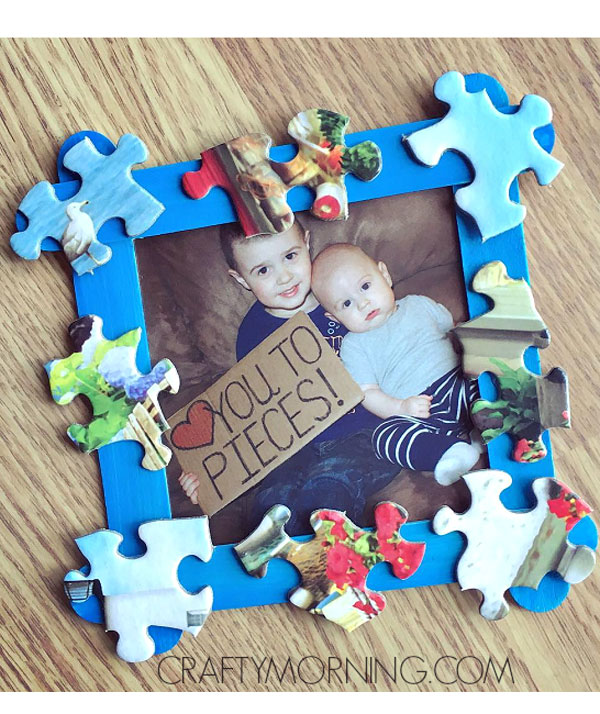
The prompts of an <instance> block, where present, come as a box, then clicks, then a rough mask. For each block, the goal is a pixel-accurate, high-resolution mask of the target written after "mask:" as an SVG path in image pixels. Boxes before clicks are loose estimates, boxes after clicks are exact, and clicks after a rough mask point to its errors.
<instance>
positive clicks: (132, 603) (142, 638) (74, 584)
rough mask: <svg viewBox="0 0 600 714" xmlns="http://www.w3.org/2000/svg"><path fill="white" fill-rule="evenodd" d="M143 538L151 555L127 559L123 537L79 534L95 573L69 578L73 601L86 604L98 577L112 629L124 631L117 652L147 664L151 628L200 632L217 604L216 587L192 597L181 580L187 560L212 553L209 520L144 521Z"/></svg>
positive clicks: (67, 587)
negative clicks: (180, 571) (181, 566)
mask: <svg viewBox="0 0 600 714" xmlns="http://www.w3.org/2000/svg"><path fill="white" fill-rule="evenodd" d="M138 533H139V537H140V538H141V540H143V541H144V543H145V544H146V546H147V550H146V553H144V555H141V556H139V557H137V558H126V557H124V556H122V555H121V554H120V553H119V552H118V548H119V545H120V544H121V541H122V540H123V536H122V535H121V534H120V533H117V532H116V531H111V530H100V531H96V532H95V533H91V534H90V535H87V536H83V537H82V538H77V539H76V541H75V542H76V543H77V546H78V547H79V550H80V551H81V552H82V553H83V555H84V556H85V557H86V558H87V560H88V561H89V563H90V566H91V570H90V573H89V575H84V574H83V573H82V572H80V571H79V570H71V571H70V572H68V573H67V575H66V576H65V591H66V592H67V595H68V597H69V598H70V599H71V600H72V601H73V602H83V601H85V600H87V598H88V597H89V596H90V595H91V593H92V585H93V582H94V581H95V580H98V581H99V582H100V586H101V588H102V594H103V596H104V617H105V627H106V630H107V631H109V630H110V631H114V632H118V633H119V642H118V645H117V654H118V655H119V657H121V658H122V659H124V660H126V661H127V662H141V661H143V660H146V659H148V658H149V657H151V656H152V655H153V654H154V641H153V640H152V638H151V637H150V636H149V635H148V627H150V626H151V625H158V626H162V627H173V628H177V629H180V630H185V631H186V632H191V633H192V635H194V637H195V636H196V635H197V634H198V632H199V631H200V629H201V628H202V625H203V624H204V622H205V620H206V618H207V617H208V615H209V613H210V611H211V609H212V602H213V592H212V588H210V587H205V588H204V589H203V590H201V591H200V592H199V593H197V594H195V595H190V594H189V593H188V592H186V591H185V590H184V589H183V588H182V587H181V585H180V584H179V580H178V578H177V569H178V567H179V564H180V563H181V561H182V560H183V558H185V557H187V556H188V555H195V556H196V557H197V558H200V559H201V560H203V561H205V562H206V561H208V560H210V559H211V557H212V552H213V546H212V542H211V537H210V531H209V526H208V518H207V517H206V516H200V517H198V518H177V519H171V520H168V519H167V520H157V521H149V522H148V523H143V524H142V525H141V526H140V527H139V529H138Z"/></svg>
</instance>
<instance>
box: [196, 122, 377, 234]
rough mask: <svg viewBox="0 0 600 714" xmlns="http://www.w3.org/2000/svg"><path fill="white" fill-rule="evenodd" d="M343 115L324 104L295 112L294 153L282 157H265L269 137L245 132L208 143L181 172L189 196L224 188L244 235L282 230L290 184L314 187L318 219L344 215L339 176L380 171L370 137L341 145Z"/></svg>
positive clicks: (288, 215) (290, 217)
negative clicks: (192, 167)
mask: <svg viewBox="0 0 600 714" xmlns="http://www.w3.org/2000/svg"><path fill="white" fill-rule="evenodd" d="M349 122H350V119H349V117H347V116H344V115H343V114H338V113H337V112H332V111H329V110H327V109H308V110H307V111H304V112H300V113H299V114H297V115H296V116H295V117H294V118H293V119H292V120H291V122H290V123H289V125H288V133H289V134H290V136H291V137H292V138H293V139H295V141H297V142H298V153H297V155H296V156H295V157H294V158H293V159H292V160H291V161H287V162H278V161H273V160H271V159H269V149H270V147H271V144H272V142H271V138H270V137H269V136H267V135H266V134H248V135H246V136H241V137H238V138H237V139H233V140H231V141H228V142H226V143H224V144H219V146H215V147H213V148H212V149H208V150H206V151H204V152H202V154H201V155H200V158H201V159H202V166H201V167H200V169H199V170H198V171H188V172H186V173H185V174H184V175H183V179H182V183H183V190H184V191H185V193H186V194H187V195H188V196H190V198H194V199H200V198H204V197H205V196H206V195H207V194H208V192H209V191H210V190H211V189H212V188H213V187H215V186H219V187H220V188H223V189H224V190H225V191H227V193H228V195H229V197H230V198H231V200H232V202H233V205H234V208H235V210H236V212H237V215H238V218H239V221H240V223H241V225H242V229H243V231H244V233H245V234H246V235H247V236H254V235H259V234H276V233H282V232H284V231H287V230H288V229H289V228H291V226H292V224H293V223H294V214H293V213H292V210H291V209H290V207H289V206H288V203H287V197H286V194H287V192H288V191H289V190H290V189H291V188H293V187H294V186H307V187H309V188H312V189H313V190H314V191H315V199H314V201H313V204H312V208H311V211H312V213H313V214H314V215H315V216H317V218H321V219H323V220H338V219H346V218H347V217H348V197H347V194H346V186H345V183H344V176H345V175H346V174H347V173H351V174H354V175H355V176H356V177H357V178H359V179H361V180H362V181H371V180H372V179H374V178H375V177H376V176H378V175H379V172H380V171H381V165H382V163H381V152H380V150H379V148H378V147H377V145H376V144H374V143H373V142H372V141H363V142H361V143H359V144H357V145H356V146H352V147H349V146H346V143H345V132H346V127H347V126H348V123H349Z"/></svg>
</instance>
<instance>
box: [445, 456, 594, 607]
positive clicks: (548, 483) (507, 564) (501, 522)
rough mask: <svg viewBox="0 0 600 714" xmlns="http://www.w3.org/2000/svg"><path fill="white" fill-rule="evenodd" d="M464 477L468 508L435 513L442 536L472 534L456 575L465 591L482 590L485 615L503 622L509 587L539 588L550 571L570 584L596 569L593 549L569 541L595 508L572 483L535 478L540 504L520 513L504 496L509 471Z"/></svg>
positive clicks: (491, 471) (508, 479) (489, 471)
mask: <svg viewBox="0 0 600 714" xmlns="http://www.w3.org/2000/svg"><path fill="white" fill-rule="evenodd" d="M463 479H464V480H465V482H466V484H467V486H468V487H469V490H470V491H471V505H470V507H469V509H468V510H467V511H466V512H465V513H461V514H457V513H455V512H454V511H453V510H452V509H451V508H449V507H448V506H444V507H443V508H441V509H440V510H439V511H438V512H437V513H436V514H435V517H434V519H433V530H434V531H435V532H436V533H437V534H438V535H445V534H446V533H450V532H452V531H461V532H462V533H464V534H465V535H466V536H467V541H468V545H467V547H466V549H465V551H464V553H463V554H462V556H461V557H460V560H459V563H458V568H457V578H458V582H459V584H460V586H461V588H462V590H471V589H477V590H480V591H481V593H482V595H483V601H482V603H481V607H480V609H479V611H480V612H481V614H482V615H483V616H484V617H486V618H487V619H489V620H499V619H501V618H502V617H505V616H506V615H507V614H508V611H509V607H508V603H507V602H506V599H505V597H504V595H505V593H506V591H507V590H508V589H509V588H514V587H528V588H536V589H537V588H538V586H539V584H540V582H541V581H542V578H543V577H544V576H545V575H546V574H547V573H549V572H551V571H556V572H557V573H558V574H559V575H560V576H561V577H562V579H563V580H564V581H565V582H567V583H571V584H574V583H579V582H581V581H582V580H584V579H585V578H587V576H588V575H589V574H590V573H591V572H592V570H593V569H594V565H595V563H596V555H595V553H594V551H593V550H592V549H591V548H589V547H588V546H586V545H573V544H572V543H571V542H570V541H569V532H570V531H571V530H572V528H573V527H574V526H575V525H576V524H577V523H578V522H579V521H580V520H581V519H582V518H585V517H586V516H587V515H588V514H589V513H591V510H592V509H591V508H590V507H589V506H588V505H587V503H585V501H583V500H581V499H580V498H579V496H577V494H575V493H574V492H573V491H571V489H570V488H569V487H568V486H565V485H564V484H563V483H560V481H556V480H555V479H552V478H538V479H536V480H535V481H534V482H533V484H532V488H533V492H534V494H535V496H536V498H537V504H536V506H535V508H534V509H532V510H531V511H527V512H526V513H515V512H514V511H509V510H508V509H507V508H505V506H504V505H503V503H502V502H501V500H500V494H501V493H502V491H504V490H505V489H506V488H508V487H509V486H510V485H511V483H512V479H511V477H510V476H509V474H507V473H505V472H504V471H496V470H492V469H488V470H485V471H472V472H471V473H468V474H466V475H465V476H463Z"/></svg>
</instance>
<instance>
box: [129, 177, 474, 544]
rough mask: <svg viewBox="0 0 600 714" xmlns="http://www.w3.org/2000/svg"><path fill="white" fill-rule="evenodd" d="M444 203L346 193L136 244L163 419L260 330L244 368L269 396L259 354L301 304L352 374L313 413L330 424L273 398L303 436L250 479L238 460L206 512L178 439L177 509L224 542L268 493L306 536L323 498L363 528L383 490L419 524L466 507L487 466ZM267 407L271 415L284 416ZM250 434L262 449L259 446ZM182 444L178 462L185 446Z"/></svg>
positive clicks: (200, 486) (171, 472)
mask: <svg viewBox="0 0 600 714" xmlns="http://www.w3.org/2000/svg"><path fill="white" fill-rule="evenodd" d="M454 211H455V209H454V206H453V199H452V193H451V191H450V190H448V189H439V190H434V191H427V192H420V193H413V194H406V195H401V196H391V197H388V198H381V199H377V200H371V201H365V202H360V203H354V204H352V205H351V206H350V211H349V214H350V215H349V218H348V219H347V220H345V221H322V220H318V219H316V218H314V217H313V216H312V215H310V214H309V213H308V212H302V213H298V214H296V216H295V221H294V224H293V226H292V227H291V228H290V229H289V230H287V231H285V232H283V233H280V234H278V235H262V236H255V237H252V238H246V236H245V235H244V233H243V232H242V230H241V226H240V224H239V223H237V222H236V223H229V224H224V225H220V226H212V227H208V228H202V229H198V230H193V231H186V232H182V233H178V234H174V235H171V236H156V237H153V238H146V239H145V240H143V241H137V242H136V256H137V262H138V270H139V275H140V284H141V289H142V297H143V303H144V313H145V318H146V326H147V332H148V339H149V345H150V352H151V357H152V360H153V361H156V360H158V359H161V358H162V357H169V358H170V359H171V360H172V361H173V362H174V363H175V364H176V365H177V368H178V371H179V374H180V375H181V380H182V385H183V387H182V390H181V391H180V393H179V394H178V395H176V396H174V397H172V398H171V399H170V400H169V401H168V403H167V402H165V404H164V412H165V416H166V417H167V419H168V420H169V423H170V424H171V425H172V426H173V422H172V421H171V417H172V416H173V415H174V414H176V412H178V411H179V410H182V408H188V407H189V405H190V403H192V402H193V400H195V399H196V398H197V397H198V396H199V395H202V394H203V393H204V392H205V391H206V390H209V389H210V388H211V387H212V386H214V385H215V384H216V383H218V384H221V383H222V382H219V380H220V379H222V378H223V375H225V374H226V373H227V372H228V371H229V370H232V369H233V368H234V367H235V366H236V365H237V364H240V363H241V366H243V365H244V364H249V361H248V360H246V361H245V362H242V360H244V358H246V357H247V356H248V355H249V354H250V353H252V350H255V349H256V348H259V349H260V346H261V345H263V347H264V345H266V344H267V342H265V341H269V340H270V342H268V344H269V345H274V347H273V348H271V350H270V351H269V353H267V352H265V351H264V350H263V352H261V353H259V352H255V353H253V354H254V355H259V357H257V359H256V360H254V362H255V364H253V369H254V370H257V373H258V374H259V375H260V378H261V380H262V382H263V386H267V385H269V389H270V394H274V393H279V392H278V390H279V388H280V387H279V386H278V385H275V386H273V385H274V384H275V382H276V379H275V377H274V376H273V374H272V371H273V370H272V368H271V366H270V364H269V362H268V361H267V360H266V355H267V354H273V352H274V349H275V347H279V350H280V352H279V356H280V357H282V358H285V352H284V351H283V347H282V344H283V342H282V341H281V340H280V341H279V343H277V340H275V341H274V340H273V335H274V334H275V333H276V331H277V330H281V328H282V327H284V326H286V325H287V324H293V323H288V320H290V319H291V318H294V317H295V316H297V315H299V314H301V313H302V314H303V315H305V316H307V317H308V318H310V323H309V324H310V326H311V329H312V330H313V332H314V333H315V334H317V335H318V334H319V333H320V335H321V336H322V337H323V339H324V340H325V341H326V342H327V343H328V344H329V346H330V347H331V348H332V350H333V352H334V353H335V355H337V357H335V358H334V359H335V362H330V363H328V364H329V365H330V367H329V369H330V375H331V374H336V375H341V374H342V373H343V375H344V376H346V373H347V375H348V376H349V378H351V379H349V384H351V385H352V389H350V390H349V392H348V395H349V396H350V395H352V394H355V395H356V396H355V398H354V399H353V401H349V400H346V401H344V399H337V401H336V400H335V399H331V403H332V404H333V407H334V408H335V409H336V410H337V411H336V413H335V414H334V415H333V416H330V412H331V408H330V409H328V411H327V412H326V413H325V412H323V415H322V416H323V421H324V423H325V422H326V423H327V425H326V427H325V428H322V427H320V428H315V429H313V425H311V427H310V428H311V429H312V431H310V433H309V429H308V428H307V429H304V430H303V431H302V430H300V429H301V427H300V421H299V420H298V419H296V420H295V417H296V415H298V414H299V411H298V410H296V411H294V407H293V400H291V399H290V400H289V401H288V402H287V403H285V404H282V399H280V400H279V403H280V406H281V408H282V409H283V412H284V414H285V415H286V416H287V418H288V421H289V423H290V424H291V426H292V427H293V431H295V434H294V433H293V432H292V436H290V437H289V438H290V441H289V442H288V444H284V445H283V446H284V447H285V446H288V445H291V444H292V441H293V439H294V438H296V437H302V438H296V441H297V444H294V446H293V448H290V449H289V451H286V453H285V456H284V457H281V456H280V457H279V458H277V459H275V456H273V458H271V459H267V458H266V456H265V460H264V461H263V462H262V463H263V466H265V468H263V469H260V470H259V469H257V470H256V475H255V473H254V472H251V471H249V470H248V469H247V467H246V470H247V471H248V475H247V477H246V478H240V479H239V482H240V483H241V484H243V486H240V487H239V488H238V491H237V492H239V495H237V496H236V497H235V498H233V500H230V501H229V502H227V503H224V505H223V506H222V507H220V506H217V507H213V508H211V509H210V511H207V510H206V505H205V507H204V509H203V508H202V504H206V503H208V498H209V494H208V493H207V492H206V493H205V490H206V489H207V488H209V486H207V482H206V478H203V475H202V474H201V473H199V469H196V468H194V469H193V470H192V469H190V468H185V467H184V466H183V465H182V464H181V463H180V461H179V460H178V458H177V456H178V450H177V449H175V454H174V458H173V459H172V461H171V463H170V465H169V467H168V470H167V474H168V482H169V491H170V498H171V506H172V511H173V516H174V517H183V516H195V515H200V514H201V513H202V512H208V513H209V515H211V532H212V536H213V542H214V543H215V544H224V543H233V542H237V541H239V540H241V539H243V538H244V537H246V536H247V535H248V534H249V533H250V532H251V531H252V530H253V529H254V528H256V526H257V525H258V524H259V523H260V521H261V519H262V517H263V516H264V514H265V512H266V511H267V510H268V509H269V508H270V507H271V506H273V505H276V504H284V505H286V506H288V508H289V509H290V510H291V512H292V517H291V520H290V521H289V523H288V524H287V526H286V531H287V532H288V533H289V534H290V535H299V534H308V533H311V532H312V531H311V528H310V523H309V518H310V514H311V513H312V511H314V510H316V509H318V508H334V509H337V510H340V511H345V512H346V513H347V515H348V516H349V517H350V518H351V519H352V520H353V521H354V522H355V523H356V524H357V525H360V526H370V525H373V517H372V512H373V508H374V506H375V505H376V504H377V503H378V502H380V501H384V500H392V501H395V502H397V503H399V504H401V505H402V506H403V507H404V508H405V509H406V510H407V511H408V514H409V520H422V519H429V518H431V517H432V516H433V514H434V513H435V511H436V510H437V509H438V508H439V507H440V506H442V505H444V504H447V505H450V506H451V507H453V508H455V509H456V510H459V511H460V510H465V509H466V508H467V507H468V504H469V495H468V490H467V489H466V487H465V485H464V483H463V482H462V480H461V478H460V477H461V476H462V475H463V474H464V473H467V472H468V471H470V470H472V469H474V468H483V467H485V466H486V459H487V457H486V454H485V449H484V448H483V446H482V444H481V441H480V438H479V437H478V434H477V433H476V432H475V431H474V430H473V428H472V425H471V423H470V420H469V405H470V403H471V402H472V400H473V399H474V398H475V396H476V389H477V383H476V380H469V379H467V378H465V377H464V375H463V374H462V370H461V366H460V354H459V352H458V350H457V345H456V342H455V339H454V338H453V335H452V334H451V333H450V330H451V329H452V328H453V327H454V325H456V324H457V323H459V322H463V321H465V320H466V319H468V313H467V308H466V298H465V286H464V281H463V273H462V267H461V259H460V249H459V242H458V236H457V231H456V220H455V213H454ZM294 324H295V323H294ZM283 332H285V331H284V330H282V331H281V332H280V333H277V334H278V335H280V334H283ZM284 339H287V337H284ZM307 339H309V343H307V344H308V348H307V349H310V338H307ZM312 339H315V338H314V337H313V338H312ZM313 352H314V350H313ZM318 352H319V356H320V354H321V351H320V349H319V351H318ZM263 354H264V355H265V357H264V358H263V356H262V355H263ZM325 357H327V358H328V359H331V357H332V355H331V356H330V355H329V353H328V354H327V355H325ZM286 359H287V358H286ZM338 359H339V360H341V363H342V364H343V367H344V370H345V371H344V370H341V368H340V363H339V362H337V360H338ZM316 360H317V356H315V358H314V360H312V359H311V358H307V359H306V360H304V361H305V362H306V363H307V364H308V363H310V362H314V361H316ZM288 363H289V359H288ZM261 365H262V369H261ZM331 365H333V371H331ZM289 366H290V368H291V369H293V370H294V372H296V370H295V368H294V366H293V365H292V364H291V363H290V364H289ZM313 366H314V365H313ZM317 372H318V373H319V374H320V377H321V379H322V380H323V382H324V383H325V384H326V385H327V389H328V390H329V392H330V396H331V394H335V395H336V397H337V396H339V395H338V394H337V392H336V389H338V390H339V386H338V385H337V384H333V380H332V379H331V377H329V378H328V376H327V372H326V370H325V367H324V368H323V369H320V368H319V369H317ZM296 374H297V372H296ZM243 376H244V375H242V377H243ZM301 377H302V375H301V374H300V375H299V379H300V382H302V381H305V382H307V383H308V382H310V380H309V379H305V380H302V379H301ZM233 384H235V385H238V386H239V385H240V384H242V382H241V380H238V381H236V380H234V381H233ZM246 384H248V382H247V380H246ZM229 386H231V385H229ZM298 394H301V393H300V390H299V391H298ZM306 394H307V395H308V392H306ZM344 396H345V395H344ZM285 397H286V395H284V397H283V398H284V399H285ZM300 398H301V399H302V401H303V402H304V403H308V402H313V403H315V404H316V403H317V402H318V400H319V399H321V400H322V402H323V404H324V403H325V399H324V398H319V397H316V396H312V397H311V396H305V397H302V396H301V397H300ZM215 403H216V402H215ZM327 403H328V404H329V401H328V402H327ZM208 404H209V402H206V401H202V402H195V406H194V409H196V412H198V410H199V409H201V408H204V407H205V408H206V409H208V410H209V411H212V412H213V413H214V412H215V411H218V410H217V408H216V407H211V406H207V405H208ZM336 405H337V406H336ZM342 405H343V406H342ZM349 406H350V407H351V408H349V409H348V407H349ZM315 408H316V407H315ZM323 408H324V407H323ZM268 411H271V412H272V414H271V417H272V419H271V423H273V424H275V423H276V422H277V421H278V420H279V416H278V415H277V414H276V413H275V409H270V410H269V409H266V412H268ZM185 413H186V412H185V409H183V414H184V415H185ZM188 413H189V412H188ZM212 416H213V414H211V417H212ZM266 416H267V414H266V413H263V424H264V423H265V418H266ZM325 416H327V417H328V419H327V420H325ZM183 418H185V416H184V417H183ZM188 418H191V417H188ZM320 418H321V417H317V420H319V419H320ZM253 424H254V422H253ZM210 438H211V439H212V438H213V436H212V435H211V437H210ZM253 438H254V443H253V445H254V446H256V447H257V448H258V447H260V446H261V445H262V444H263V441H264V440H263V441H258V437H256V436H255V437H253ZM248 439H249V437H248ZM231 441H233V442H234V443H233V444H232V446H233V449H234V450H235V451H236V452H237V453H238V456H239V455H240V454H239V450H238V449H237V447H236V444H235V439H233V440H230V443H231ZM272 441H273V443H274V444H275V445H277V446H280V444H279V442H278V441H277V440H274V439H272ZM250 443H252V442H250ZM267 446H268V445H267ZM262 448H263V452H262V453H264V454H266V453H267V447H262ZM255 451H256V449H255ZM279 451H282V449H281V448H280V449H279ZM179 453H180V454H182V453H183V454H184V456H185V459H184V458H182V461H184V460H185V463H186V464H188V463H189V462H188V460H187V453H184V452H179ZM190 453H191V452H190ZM288 454H289V455H288ZM211 458H212V459H213V462H214V461H217V459H216V456H211ZM261 459H262V457H261ZM222 461H223V459H222ZM271 462H273V463H274V464H275V465H274V467H271V465H270V464H271ZM193 463H195V462H193ZM202 463H203V464H204V465H205V466H206V464H207V463H208V459H204V462H202ZM240 463H241V465H242V466H246V465H245V462H244V461H243V459H242V460H241V462H240ZM206 468H207V470H209V468H215V467H214V466H210V467H209V466H206ZM223 468H224V467H223ZM240 468H241V467H240ZM222 470H223V469H221V471H222ZM242 471H243V469H242ZM215 473H220V472H215ZM265 473H266V475H264V474H265ZM242 475H244V474H243V473H242ZM222 482H223V483H224V479H223V480H222ZM213 483H216V481H214V482H213ZM237 492H236V493H237ZM215 508H218V510H215Z"/></svg>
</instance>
